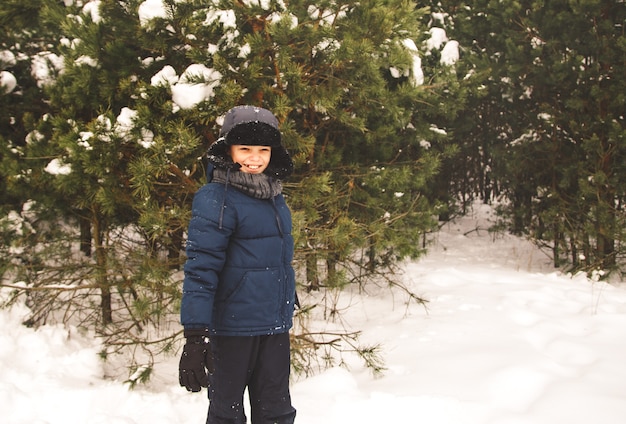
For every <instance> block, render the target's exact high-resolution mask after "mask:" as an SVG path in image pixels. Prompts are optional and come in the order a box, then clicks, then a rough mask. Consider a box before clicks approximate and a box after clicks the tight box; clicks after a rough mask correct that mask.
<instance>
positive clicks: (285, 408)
mask: <svg viewBox="0 0 626 424" xmlns="http://www.w3.org/2000/svg"><path fill="white" fill-rule="evenodd" d="M211 350H212V352H213V363H214V365H215V371H214V372H213V374H211V375H209V414H208V416H207V421H206V422H207V424H226V423H228V424H245V423H246V414H245V411H244V406H243V396H244V391H245V389H246V387H247V388H248V395H249V397H250V408H251V411H250V418H251V419H252V424H292V423H293V422H294V419H295V417H296V410H295V409H294V407H293V406H292V405H291V395H290V393H289V370H290V350H289V333H282V334H272V335H269V336H251V337H244V336H242V337H239V336H236V337H231V336H213V337H211Z"/></svg>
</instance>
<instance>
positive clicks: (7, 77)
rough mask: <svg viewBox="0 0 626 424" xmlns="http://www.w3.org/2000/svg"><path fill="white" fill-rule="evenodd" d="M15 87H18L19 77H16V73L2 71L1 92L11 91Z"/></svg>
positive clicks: (0, 78)
mask: <svg viewBox="0 0 626 424" xmlns="http://www.w3.org/2000/svg"><path fill="white" fill-rule="evenodd" d="M15 87H17V79H16V78H15V75H13V74H12V73H11V72H8V71H1V72H0V88H2V90H0V94H8V93H11V92H12V91H13V90H15Z"/></svg>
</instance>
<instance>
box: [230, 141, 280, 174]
mask: <svg viewBox="0 0 626 424" xmlns="http://www.w3.org/2000/svg"><path fill="white" fill-rule="evenodd" d="M230 156H231V158H232V159H233V162H236V163H238V164H239V165H241V168H240V169H239V170H240V171H241V172H247V173H249V174H261V173H262V172H263V171H265V169H266V168H267V166H268V165H269V163H270V158H271V157H272V148H271V147H270V146H248V145H245V144H234V145H232V146H230Z"/></svg>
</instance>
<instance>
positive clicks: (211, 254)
mask: <svg viewBox="0 0 626 424" xmlns="http://www.w3.org/2000/svg"><path fill="white" fill-rule="evenodd" d="M235 223H236V218H235V216H234V210H233V208H229V207H227V205H226V204H225V200H224V193H223V190H221V186H219V185H214V184H212V185H206V186H204V187H203V188H201V189H200V190H198V192H197V193H196V195H195V196H194V200H193V204H192V209H191V220H190V221H189V229H188V233H187V247H186V254H187V261H186V262H185V267H184V271H185V277H184V281H183V295H182V301H181V309H180V317H181V323H182V324H183V326H184V327H185V329H192V328H210V326H211V317H212V314H213V302H214V299H215V292H216V290H217V286H218V284H219V276H220V272H221V271H222V269H223V267H224V263H225V261H226V251H227V249H228V243H229V240H230V236H231V234H232V233H233V230H234V228H235Z"/></svg>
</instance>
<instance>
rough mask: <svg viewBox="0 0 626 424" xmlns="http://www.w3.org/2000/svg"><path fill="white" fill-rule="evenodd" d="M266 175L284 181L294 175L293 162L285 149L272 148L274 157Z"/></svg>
mask: <svg viewBox="0 0 626 424" xmlns="http://www.w3.org/2000/svg"><path fill="white" fill-rule="evenodd" d="M264 173H265V174H267V175H269V176H271V177H274V178H276V179H279V180H282V179H284V178H287V177H288V176H289V175H291V174H292V173H293V161H292V160H291V156H290V155H289V152H288V151H287V149H285V148H284V147H282V146H281V147H272V157H271V158H270V163H269V165H268V167H267V169H266V170H265V172H264Z"/></svg>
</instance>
